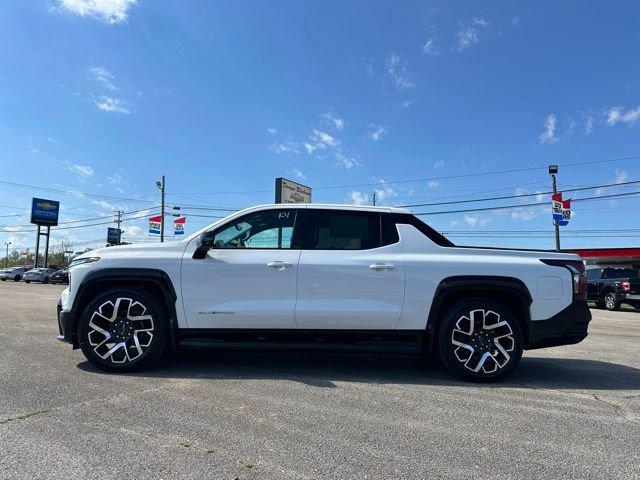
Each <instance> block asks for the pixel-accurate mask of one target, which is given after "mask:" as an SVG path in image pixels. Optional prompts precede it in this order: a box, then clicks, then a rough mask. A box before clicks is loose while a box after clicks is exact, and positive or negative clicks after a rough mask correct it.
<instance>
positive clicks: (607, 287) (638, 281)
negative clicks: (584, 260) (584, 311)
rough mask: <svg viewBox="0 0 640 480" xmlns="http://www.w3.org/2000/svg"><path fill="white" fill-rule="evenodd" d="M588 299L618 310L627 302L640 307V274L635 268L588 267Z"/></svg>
mask: <svg viewBox="0 0 640 480" xmlns="http://www.w3.org/2000/svg"><path fill="white" fill-rule="evenodd" d="M587 300H592V301H594V302H596V306H597V307H598V308H606V309H607V310H617V309H618V308H620V305H621V304H623V303H626V304H628V305H631V306H632V307H634V308H636V309H639V308H640V275H639V274H638V270H634V269H633V268H619V267H587Z"/></svg>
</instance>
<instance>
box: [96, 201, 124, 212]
mask: <svg viewBox="0 0 640 480" xmlns="http://www.w3.org/2000/svg"><path fill="white" fill-rule="evenodd" d="M91 203H93V204H94V205H97V206H98V207H101V208H104V209H105V210H110V211H113V210H117V209H118V207H117V206H116V205H113V204H111V203H109V202H107V201H106V200H91Z"/></svg>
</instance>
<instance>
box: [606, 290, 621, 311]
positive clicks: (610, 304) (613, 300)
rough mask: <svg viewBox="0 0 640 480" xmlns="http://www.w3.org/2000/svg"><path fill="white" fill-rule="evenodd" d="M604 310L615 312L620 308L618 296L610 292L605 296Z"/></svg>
mask: <svg viewBox="0 0 640 480" xmlns="http://www.w3.org/2000/svg"><path fill="white" fill-rule="evenodd" d="M604 308H606V309H607V310H609V311H610V312H613V311H615V310H618V309H619V308H620V302H618V298H617V297H616V294H615V293H613V292H609V293H607V294H606V295H605V296H604Z"/></svg>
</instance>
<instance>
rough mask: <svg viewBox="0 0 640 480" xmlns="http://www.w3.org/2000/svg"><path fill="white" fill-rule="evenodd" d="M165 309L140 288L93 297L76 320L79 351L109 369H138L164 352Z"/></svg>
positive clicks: (100, 366)
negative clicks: (77, 321)
mask: <svg viewBox="0 0 640 480" xmlns="http://www.w3.org/2000/svg"><path fill="white" fill-rule="evenodd" d="M167 325H168V321H167V314H166V312H165V310H164V309H163V308H162V307H161V305H160V303H159V302H158V301H157V300H156V298H155V297H154V296H153V295H151V294H149V293H148V292H146V291H145V290H143V289H140V288H131V289H122V288H118V289H113V290H109V291H107V292H105V293H104V294H102V295H100V296H98V297H97V298H96V299H95V300H93V301H92V302H91V303H90V304H89V305H88V306H87V308H86V309H85V310H84V312H83V314H82V316H81V317H80V319H79V323H78V339H79V343H80V348H81V349H82V353H84V355H85V357H87V360H89V361H90V362H91V363H92V364H93V365H95V366H96V367H98V368H100V369H102V370H106V371H109V372H130V371H135V370H140V369H141V368H144V367H146V366H148V365H150V364H151V363H153V362H155V361H156V360H157V359H158V358H159V357H160V356H161V355H162V353H163V352H164V350H165V347H166V344H167V338H168V327H167Z"/></svg>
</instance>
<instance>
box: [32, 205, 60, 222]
mask: <svg viewBox="0 0 640 480" xmlns="http://www.w3.org/2000/svg"><path fill="white" fill-rule="evenodd" d="M59 212H60V202H56V201H55V200H44V199H43V198H34V199H33V200H32V201H31V223H34V224H36V225H44V226H47V227H53V226H56V225H58V213H59Z"/></svg>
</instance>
